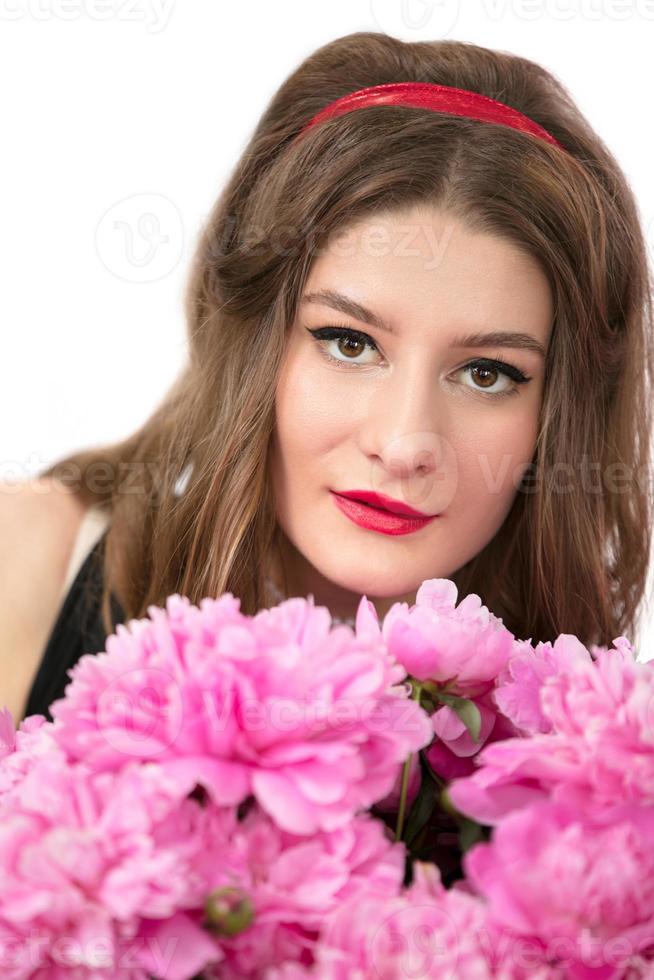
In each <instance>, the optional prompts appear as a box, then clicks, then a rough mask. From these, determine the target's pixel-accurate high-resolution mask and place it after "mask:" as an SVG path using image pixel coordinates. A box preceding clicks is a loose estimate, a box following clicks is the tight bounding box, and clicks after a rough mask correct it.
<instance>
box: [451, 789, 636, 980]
mask: <svg viewBox="0 0 654 980" xmlns="http://www.w3.org/2000/svg"><path fill="white" fill-rule="evenodd" d="M464 867H465V870H466V874H467V878H468V880H469V881H470V883H471V885H472V886H473V887H474V888H475V889H476V891H477V893H478V894H479V896H480V897H483V898H485V899H486V900H487V901H488V919H489V923H490V924H492V925H493V926H495V927H496V928H497V929H498V930H499V931H500V932H502V933H504V934H505V940H504V943H503V944H502V945H503V946H504V947H505V948H506V949H507V950H508V951H509V952H511V951H512V955H513V957H514V959H515V963H516V966H519V965H521V964H522V965H525V966H526V965H527V961H528V960H531V962H532V964H533V966H535V967H537V966H545V965H548V966H549V967H550V968H551V969H552V970H553V973H554V975H561V976H565V977H569V978H571V980H582V978H583V980H591V978H596V980H608V978H614V977H617V976H618V975H620V972H619V971H620V968H622V967H623V966H624V965H625V964H626V963H628V962H629V960H630V959H633V958H634V957H638V956H639V954H640V953H641V952H642V951H643V950H645V949H647V948H648V947H650V945H651V944H652V943H654V811H653V810H652V809H651V808H650V809H645V808H640V807H635V806H626V807H622V806H619V805H618V806H615V807H612V808H610V809H607V810H605V811H604V812H603V813H602V815H601V819H600V820H598V821H597V822H590V821H588V820H586V819H585V815H584V813H583V811H579V810H578V809H577V808H572V807H568V806H565V805H564V804H561V803H551V802H547V801H545V802H540V803H534V804H532V805H531V806H529V807H527V808H525V809H522V810H519V811H516V812H514V813H511V814H509V815H508V816H507V817H505V818H504V819H503V820H502V822H501V823H500V825H499V826H498V827H496V828H495V830H494V833H493V839H492V841H491V842H490V843H481V844H477V845H475V846H474V847H473V848H471V850H470V851H468V853H467V854H466V855H465V857H464ZM556 970H560V971H561V973H560V974H557V973H556Z"/></svg>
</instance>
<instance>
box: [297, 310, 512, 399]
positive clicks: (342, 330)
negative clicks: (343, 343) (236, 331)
mask: <svg viewBox="0 0 654 980" xmlns="http://www.w3.org/2000/svg"><path fill="white" fill-rule="evenodd" d="M307 330H308V332H309V333H310V334H311V336H312V337H313V338H314V340H315V341H316V342H317V343H318V345H319V347H321V353H322V355H323V356H324V357H326V358H327V360H328V361H330V362H331V363H333V364H336V365H338V367H344V368H346V369H347V368H349V367H350V366H352V367H354V368H355V369H356V368H362V367H367V366H368V365H365V364H357V363H356V362H354V361H353V362H351V365H350V364H348V362H347V361H342V360H340V359H339V358H337V357H334V356H333V355H332V354H329V353H327V351H326V350H325V349H324V348H323V347H322V346H321V345H322V344H324V343H327V342H329V341H331V340H342V339H347V340H354V341H357V342H358V343H360V344H365V345H366V346H367V347H370V348H371V349H372V350H376V351H379V348H378V347H377V345H376V343H375V342H374V340H373V339H372V337H369V336H368V334H367V333H362V332H361V331H360V330H352V328H351V327H340V326H335V325H334V326H329V327H319V328H318V329H316V330H309V328H308V327H307ZM474 367H481V368H495V369H497V371H498V372H499V373H500V374H503V375H504V376H505V377H507V378H509V380H510V381H511V382H512V387H511V388H509V389H507V391H494V392H485V391H484V389H483V388H477V389H472V390H476V391H477V392H479V393H480V394H482V395H486V396H487V397H488V398H507V397H510V396H511V395H517V394H518V390H519V388H520V385H523V384H527V382H528V381H531V376H530V375H527V374H523V372H522V371H521V370H520V369H519V368H517V367H515V366H514V365H513V364H507V363H506V361H497V360H494V359H491V358H488V357H478V358H476V359H475V360H474V361H469V362H468V363H467V364H465V365H464V366H463V367H462V368H459V370H460V371H466V370H468V369H469V368H474Z"/></svg>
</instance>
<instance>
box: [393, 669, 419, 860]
mask: <svg viewBox="0 0 654 980" xmlns="http://www.w3.org/2000/svg"><path fill="white" fill-rule="evenodd" d="M409 682H410V684H411V689H412V690H411V697H412V698H413V699H414V701H417V702H418V704H420V695H421V693H422V684H421V683H419V682H418V681H417V680H415V679H414V678H413V677H411V678H409ZM412 758H413V753H410V754H409V755H408V756H407V757H406V760H405V762H404V765H403V767H402V782H401V784H400V806H399V810H398V814H397V826H396V827H395V840H396V841H400V840H402V830H403V829H404V813H405V810H406V798H407V795H408V792H409V772H410V771H411V759H412Z"/></svg>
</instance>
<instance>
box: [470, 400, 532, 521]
mask: <svg viewBox="0 0 654 980" xmlns="http://www.w3.org/2000/svg"><path fill="white" fill-rule="evenodd" d="M468 433H469V434H468V436H467V437H466V438H465V439H464V440H463V441H462V442H460V443H459V444H458V445H457V446H456V450H455V451H456V456H457V464H458V476H459V487H460V496H461V498H462V499H467V500H468V501H477V502H479V503H480V504H482V505H483V506H485V507H486V508H487V509H488V512H489V515H490V514H496V515H497V514H500V515H502V514H505V513H506V512H507V511H508V509H509V508H510V506H511V503H512V501H513V499H514V497H515V494H516V492H517V491H518V488H519V487H520V483H521V479H522V477H523V475H524V473H525V471H527V469H528V467H529V464H530V463H531V461H532V459H533V455H534V452H535V448H536V440H537V437H538V412H537V411H525V412H517V413H516V412H515V410H514V412H513V414H511V412H510V411H509V412H507V413H506V415H505V416H503V417H502V418H500V417H499V415H497V416H495V417H494V418H489V419H487V420H486V424H481V425H478V426H476V427H475V428H474V429H470V430H468Z"/></svg>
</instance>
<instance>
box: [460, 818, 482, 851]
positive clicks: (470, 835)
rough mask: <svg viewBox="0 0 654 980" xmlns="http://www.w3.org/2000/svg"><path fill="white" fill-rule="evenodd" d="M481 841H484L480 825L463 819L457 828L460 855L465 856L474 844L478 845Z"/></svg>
mask: <svg viewBox="0 0 654 980" xmlns="http://www.w3.org/2000/svg"><path fill="white" fill-rule="evenodd" d="M482 840H485V835H484V831H483V828H482V826H481V824H478V823H475V821H474V820H470V819H469V818H468V817H464V818H463V821H462V823H461V827H460V828H459V847H460V848H461V852H462V854H465V852H466V851H468V850H470V848H471V847H472V846H473V845H474V844H478V843H479V841H482Z"/></svg>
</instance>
